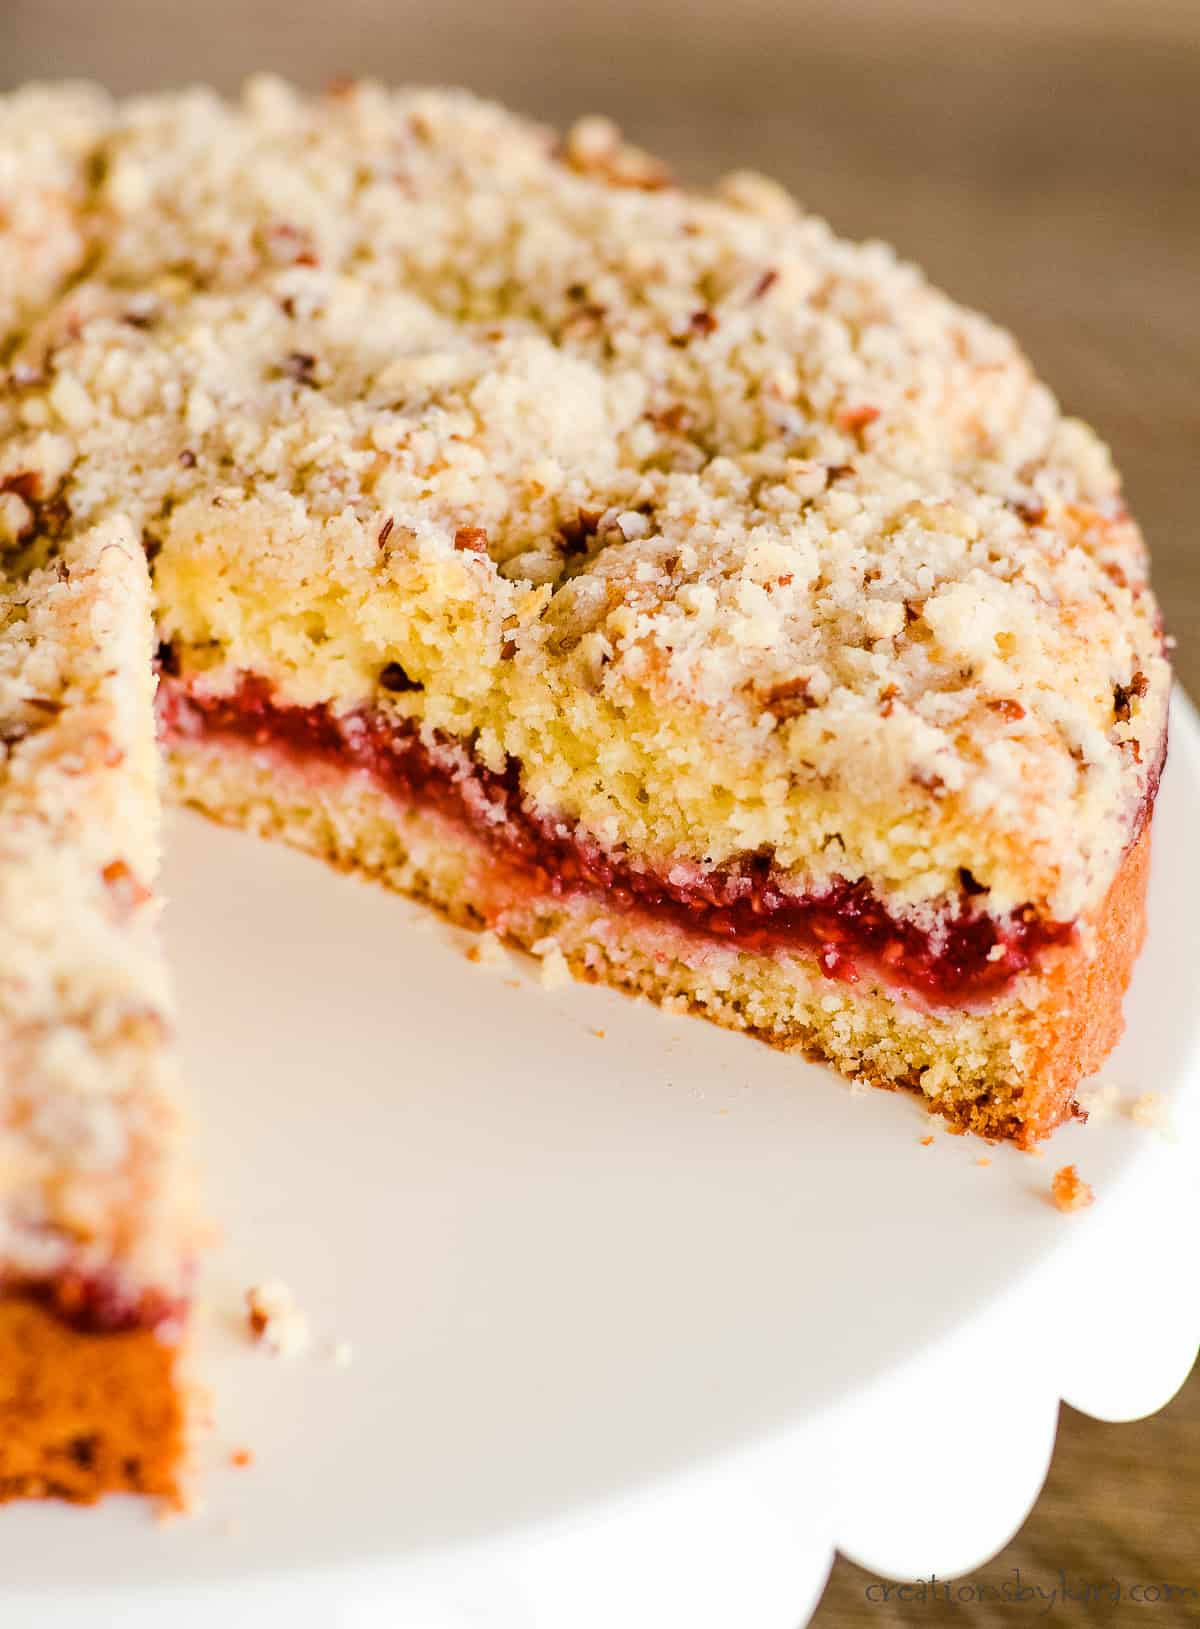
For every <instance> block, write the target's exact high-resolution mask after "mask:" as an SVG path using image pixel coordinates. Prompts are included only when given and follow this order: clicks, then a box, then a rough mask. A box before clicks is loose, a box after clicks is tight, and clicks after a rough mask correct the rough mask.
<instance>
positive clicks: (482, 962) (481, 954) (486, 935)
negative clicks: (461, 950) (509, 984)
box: [467, 928, 508, 967]
mask: <svg viewBox="0 0 1200 1629" xmlns="http://www.w3.org/2000/svg"><path fill="white" fill-rule="evenodd" d="M467 960H468V961H469V962H474V963H475V964H476V966H478V967H502V966H503V965H504V964H505V963H506V962H507V960H508V957H507V956H506V955H505V953H504V945H503V943H502V941H501V940H500V937H499V935H497V934H495V933H493V932H492V930H491V928H486V929H485V930H484V931H483V932H482V933H480V934H477V935H476V936H475V939H474V940H473V941H472V943H471V944H470V945H469V946H468V947H467Z"/></svg>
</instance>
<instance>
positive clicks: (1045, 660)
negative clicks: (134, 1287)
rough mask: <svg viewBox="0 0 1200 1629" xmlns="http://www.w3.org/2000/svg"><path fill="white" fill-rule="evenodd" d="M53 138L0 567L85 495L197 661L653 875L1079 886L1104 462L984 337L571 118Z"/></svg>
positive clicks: (752, 196)
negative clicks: (53, 261)
mask: <svg viewBox="0 0 1200 1629" xmlns="http://www.w3.org/2000/svg"><path fill="white" fill-rule="evenodd" d="M38 94H39V95H41V96H43V97H44V96H45V95H46V94H48V93H38ZM81 94H83V93H75V92H72V93H69V96H70V97H71V98H76V99H77V98H78V96H79V95H81ZM85 100H86V106H87V109H88V118H90V119H93V120H95V119H96V115H95V112H94V107H95V103H94V100H93V99H85ZM21 105H22V104H21V99H20V98H18V99H17V100H16V102H15V103H12V104H10V108H9V112H8V114H7V117H8V119H9V121H10V123H14V124H16V125H18V126H20V127H21V128H25V125H26V124H27V123H28V120H27V119H25V120H22V118H21V117H20V116H19V113H18V112H17V111H14V108H16V109H19V108H20V107H21ZM68 105H69V106H70V107H72V108H73V107H75V106H76V105H77V101H76V100H71V101H70V102H69V103H68ZM96 125H97V134H96V138H95V142H94V145H93V146H92V148H91V150H90V151H89V152H88V154H87V155H86V158H85V160H84V161H82V166H81V164H80V162H77V161H76V159H75V157H74V156H73V155H74V149H71V152H70V153H66V152H64V155H63V157H62V160H61V162H62V164H63V165H68V160H70V162H72V163H75V166H76V172H77V173H79V174H82V175H84V176H85V178H86V186H85V187H84V192H83V194H82V195H81V196H80V197H79V198H78V200H77V201H75V202H74V204H73V205H71V206H70V208H68V206H67V205H66V204H63V205H62V206H61V207H62V208H68V214H70V219H71V231H72V233H73V234H74V236H75V237H76V238H78V239H79V240H80V241H82V242H83V243H85V244H86V256H85V257H78V264H79V265H80V266H84V265H86V277H85V276H82V275H80V276H77V277H76V278H75V279H74V281H73V282H71V283H70V285H69V286H68V287H66V288H65V290H64V292H63V295H62V297H61V299H60V300H59V301H58V302H57V303H56V304H54V305H53V306H48V307H47V309H46V310H45V311H44V312H42V313H40V314H39V316H38V318H37V320H28V321H26V322H25V323H24V327H23V331H22V332H21V333H20V335H19V336H18V342H17V343H16V345H15V347H14V349H13V350H12V355H11V358H10V368H9V375H8V387H7V389H6V390H5V391H4V394H3V400H2V402H0V437H2V440H0V486H3V485H4V483H5V481H6V480H7V481H8V489H7V492H6V494H5V497H4V498H0V505H3V504H4V503H5V502H6V500H8V499H15V501H10V502H8V503H7V510H4V509H0V524H3V525H6V526H7V528H8V535H9V537H10V539H11V540H12V546H14V547H20V548H26V549H29V548H35V549H36V548H37V547H38V546H40V544H39V535H40V533H41V532H44V531H46V530H47V523H45V522H44V516H45V515H46V513H48V512H49V511H48V510H47V509H46V507H45V506H46V505H47V504H57V505H58V506H59V507H58V509H57V510H56V511H54V513H55V514H56V515H57V517H58V518H57V520H56V521H55V522H54V524H55V525H56V526H57V527H58V528H59V530H60V532H62V533H63V534H64V535H71V533H72V531H73V529H75V528H78V527H90V526H94V525H96V524H99V523H100V522H102V521H104V520H112V521H115V520H116V518H117V517H120V518H121V519H122V521H123V523H126V524H128V525H129V526H130V527H131V528H132V529H133V531H134V532H135V533H136V534H137V535H140V536H141V537H142V539H143V542H144V543H145V545H146V548H147V552H148V553H149V554H150V555H151V556H152V557H153V560H154V568H155V572H156V578H157V587H158V594H159V600H160V618H161V622H162V628H163V633H164V637H166V638H167V639H170V640H172V641H175V642H177V644H178V646H179V647H180V649H181V651H182V653H183V654H182V658H181V659H182V660H183V661H184V663H185V666H187V667H189V668H190V669H192V670H195V669H198V668H203V669H205V670H206V672H207V675H208V677H207V679H206V681H205V682H208V683H210V684H213V685H217V686H220V685H222V684H225V683H228V684H232V683H233V682H234V680H235V678H236V674H237V672H238V670H249V671H252V672H255V673H258V674H260V675H262V676H264V677H266V678H267V679H269V680H270V681H271V682H272V683H273V684H274V685H275V686H276V687H277V688H278V689H279V690H280V691H281V693H282V694H283V695H284V697H285V698H286V699H288V700H291V701H295V702H297V703H299V704H312V703H316V702H326V701H331V702H334V703H335V704H337V705H339V706H341V705H344V706H346V707H348V708H349V707H356V706H360V705H363V704H365V703H368V702H370V701H372V700H378V701H379V702H380V704H381V705H384V706H387V707H391V708H395V709H397V710H399V711H402V712H405V713H408V714H411V715H415V716H417V717H419V718H420V719H422V720H423V721H425V722H427V723H428V725H429V726H430V727H431V728H437V729H439V730H443V731H450V732H451V733H454V734H457V735H460V736H462V737H464V738H469V739H470V740H471V742H472V745H473V748H474V750H475V752H476V753H477V754H478V755H479V756H480V757H481V758H482V759H483V761H484V762H485V763H487V764H489V765H490V766H491V767H499V766H502V765H503V763H504V762H505V761H506V759H516V760H518V761H519V763H520V764H521V766H522V775H523V782H524V785H525V786H526V788H527V790H528V792H529V794H530V795H531V796H532V797H533V798H535V799H536V800H537V801H539V802H540V803H541V804H542V805H543V806H544V807H549V808H556V809H562V810H563V811H564V812H565V813H566V814H568V815H570V816H571V817H572V818H573V819H578V820H580V821H582V822H583V823H584V824H586V825H587V826H588V827H589V828H590V829H591V830H592V831H593V832H594V833H595V835H596V836H597V837H598V838H599V839H600V840H601V842H603V843H607V844H611V845H612V846H615V847H626V848H628V849H630V850H632V851H633V852H634V853H635V854H645V855H648V856H650V857H651V858H652V859H653V860H654V861H655V863H657V864H662V863H664V862H667V863H669V862H670V861H671V859H672V858H676V857H677V858H680V859H686V860H689V861H699V862H700V863H702V864H720V863H722V862H724V861H727V860H729V859H731V858H733V857H735V856H737V855H741V854H745V853H746V852H748V851H749V852H754V851H758V850H769V851H770V852H771V853H772V854H773V855H774V857H775V860H776V863H777V865H778V866H779V867H780V868H781V870H783V871H784V872H793V873H794V874H795V875H796V876H797V877H798V878H799V879H801V880H802V881H803V883H804V885H805V886H811V885H812V883H813V881H814V880H816V881H818V882H819V881H820V880H821V879H822V878H824V877H832V876H834V875H842V876H849V877H855V876H859V875H867V876H870V877H871V878H872V879H873V880H874V881H875V883H876V885H877V886H878V887H879V888H880V890H881V892H885V893H886V892H890V893H891V894H892V895H893V896H894V897H896V898H897V899H898V900H900V901H901V902H908V903H910V904H911V903H919V902H922V901H929V902H936V901H937V900H939V899H944V898H945V897H946V896H947V895H953V896H954V897H957V895H958V891H959V887H960V874H961V872H962V870H964V869H966V870H969V872H970V875H971V877H972V879H973V884H974V885H975V886H980V887H983V888H985V889H987V890H990V894H991V899H990V905H991V908H993V909H995V910H997V911H1004V910H1009V909H1012V908H1014V907H1016V906H1018V905H1021V904H1023V903H1025V902H1031V903H1033V904H1034V905H1035V907H1036V908H1037V909H1038V910H1039V911H1043V912H1045V913H1047V914H1049V915H1051V916H1054V917H1056V918H1059V919H1071V918H1073V917H1075V916H1076V915H1078V914H1080V913H1081V912H1085V911H1087V910H1089V909H1090V908H1092V907H1094V906H1095V905H1096V904H1097V903H1098V901H1099V900H1100V898H1101V897H1102V896H1103V894H1104V892H1105V890H1106V889H1107V887H1108V884H1109V882H1110V881H1111V878H1112V875H1113V872H1114V870H1115V868H1116V864H1117V861H1118V859H1119V856H1120V854H1121V852H1122V850H1123V848H1124V846H1125V844H1126V843H1127V841H1128V839H1129V837H1130V834H1131V831H1132V829H1133V826H1134V823H1135V821H1136V819H1137V818H1138V813H1139V810H1140V809H1141V807H1142V805H1143V804H1144V802H1145V799H1146V797H1147V795H1148V794H1149V793H1150V792H1151V791H1152V786H1153V776H1154V775H1155V773H1156V770H1157V763H1158V759H1159V756H1160V747H1161V741H1162V736H1163V731H1164V727H1165V709H1166V700H1167V691H1168V685H1169V678H1168V670H1167V666H1166V663H1165V660H1164V658H1163V656H1162V650H1161V638H1160V633H1159V627H1158V616H1157V610H1156V607H1155V605H1154V602H1153V599H1152V597H1151V595H1150V593H1149V591H1148V588H1147V583H1146V562H1145V555H1144V550H1143V547H1142V543H1141V540H1140V537H1139V534H1138V531H1137V529H1136V527H1135V525H1134V524H1133V522H1132V521H1131V520H1130V518H1129V516H1128V515H1127V513H1126V511H1125V509H1124V507H1123V505H1122V502H1121V498H1120V493H1119V486H1118V482H1117V478H1116V476H1115V474H1114V472H1113V470H1112V467H1111V464H1110V462H1109V459H1108V456H1107V454H1106V452H1105V450H1104V448H1103V447H1102V446H1101V444H1100V443H1099V442H1098V441H1097V440H1096V438H1095V437H1094V435H1093V434H1092V433H1091V432H1090V431H1089V430H1087V429H1086V428H1085V427H1084V426H1083V425H1081V424H1079V423H1078V422H1076V421H1074V420H1071V419H1067V418H1064V417H1063V416H1062V415H1061V413H1060V412H1059V410H1058V407H1057V405H1056V404H1055V402H1054V399H1053V397H1052V396H1051V395H1050V393H1049V392H1048V391H1047V390H1046V389H1045V388H1044V387H1043V386H1042V385H1040V384H1039V383H1038V382H1037V380H1036V379H1035V378H1034V376H1033V374H1032V372H1031V370H1030V368H1029V365H1028V363H1027V362H1026V360H1025V359H1024V357H1023V356H1022V355H1021V353H1020V352H1019V351H1018V350H1017V349H1016V347H1015V346H1014V344H1013V342H1012V340H1011V339H1010V338H1009V337H1008V336H1007V335H1006V334H1004V333H1003V332H1001V331H1000V330H998V329H997V328H995V327H994V326H993V325H991V324H990V323H988V322H986V321H984V320H983V319H982V318H980V317H977V316H974V315H972V314H970V313H968V312H965V311H963V310H962V309H961V308H960V307H958V306H956V305H954V304H953V303H952V302H950V301H949V300H947V299H945V298H944V297H943V296H941V295H940V294H938V293H936V292H935V291H933V290H931V289H930V288H929V287H928V285H927V284H926V283H925V282H924V280H923V279H922V277H921V275H920V274H919V273H918V272H917V271H916V270H915V269H913V268H912V267H910V266H907V265H904V264H903V263H901V262H899V261H897V259H896V258H895V256H894V255H893V254H892V252H891V251H890V250H888V249H887V248H886V247H884V246H882V245H879V244H867V245H862V246H855V245H850V244H847V243H843V242H841V241H840V240H839V239H837V238H836V237H835V236H834V235H833V234H832V233H831V232H830V230H829V228H828V227H827V226H826V225H825V224H824V223H823V222H821V221H818V220H815V219H813V218H812V217H810V216H807V215H805V214H804V213H803V212H802V211H801V210H800V209H799V208H798V207H797V206H796V205H794V204H793V203H792V201H791V200H790V199H788V198H787V196H786V195H785V194H783V193H782V192H781V191H780V190H779V189H777V188H775V187H774V186H773V185H771V184H770V183H769V182H766V181H764V180H762V179H761V178H757V177H753V176H748V175H738V176H734V177H731V178H729V179H728V180H726V181H725V182H723V183H722V184H721V185H720V186H719V187H718V188H716V189H715V190H714V191H713V192H711V193H707V194H697V193H691V192H685V191H682V190H679V189H676V188H675V187H673V186H672V185H671V184H670V180H669V177H667V176H666V175H665V173H664V172H663V170H662V168H661V166H659V165H657V164H656V163H654V162H653V161H652V160H650V159H648V158H647V157H646V156H645V155H643V154H640V153H638V152H637V151H636V150H633V149H630V148H627V147H625V146H624V145H623V144H622V143H621V141H620V138H619V137H618V135H617V134H616V132H615V131H614V130H613V129H612V128H611V127H610V126H608V125H607V124H605V123H604V122H603V121H597V120H589V121H585V122H584V123H583V124H582V125H580V126H579V127H577V128H576V130H575V131H574V132H572V134H571V135H570V136H569V137H568V138H567V140H566V141H565V142H560V141H558V140H557V139H556V138H555V137H554V136H553V135H552V134H551V133H549V132H547V131H545V130H543V129H542V128H540V127H538V126H536V125H533V124H530V123H527V122H524V121H522V120H519V119H516V118H513V117H512V116H510V115H508V114H506V113H504V112H502V111H501V110H499V109H497V108H495V107H493V106H490V105H488V104H485V103H481V102H478V101H476V100H474V99H473V98H471V97H469V96H467V95H465V94H461V93H453V92H426V91H409V92H400V93H388V92H385V91H383V90H382V89H379V88H378V87H374V86H370V85H363V86H358V87H355V88H353V89H350V90H347V91H341V92H338V93H337V94H333V95H330V96H328V97H326V98H324V99H321V100H315V101H310V100H305V99H301V98H299V97H298V96H296V95H295V94H293V93H292V92H291V91H289V90H288V89H287V88H286V87H284V86H282V85H280V84H279V83H278V82H276V81H273V80H258V81H255V82H253V83H252V84H251V85H250V86H249V88H248V89H247V91H246V93H245V95H244V97H243V99H242V101H241V103H240V104H239V105H236V106H229V105H227V104H225V103H222V102H221V101H219V100H218V99H216V98H215V97H213V96H211V95H209V94H207V93H201V92H194V93H188V94H186V95H181V96H166V97H157V98H153V99H146V100H139V101H132V102H127V103H123V104H113V105H110V106H109V107H108V109H107V111H106V114H105V116H104V118H103V119H102V120H98V121H96ZM73 173H74V172H73ZM56 196H58V197H59V199H60V201H61V199H68V198H71V197H72V196H73V195H72V194H71V192H70V188H69V187H68V188H64V189H60V193H59V194H58V195H56ZM58 209H59V205H58V204H56V210H58ZM71 209H73V214H72V213H71ZM47 230H48V231H49V230H50V228H49V227H48V228H47ZM54 230H55V231H59V232H60V234H61V225H60V223H59V221H58V215H57V214H56V215H55V216H54ZM67 258H68V259H69V256H68V257H67ZM65 263H66V262H65V261H64V264H65ZM31 471H37V472H39V473H38V482H39V483H40V486H39V490H40V499H39V501H40V502H41V504H42V505H43V508H42V509H41V510H40V511H39V510H38V509H37V506H36V505H33V504H30V503H29V501H28V498H27V497H26V496H25V495H24V491H25V488H24V487H23V486H22V484H21V483H22V480H25V486H28V484H29V483H28V480H26V479H25V478H26V477H28V475H29V474H30V472H31ZM14 482H15V484H14ZM19 505H23V506H24V508H21V507H18V506H19ZM389 671H392V672H396V671H398V672H399V673H401V674H402V675H403V676H404V679H405V683H404V684H403V685H399V686H397V685H395V684H389V683H388V682H387V679H386V677H384V675H386V673H387V672H389Z"/></svg>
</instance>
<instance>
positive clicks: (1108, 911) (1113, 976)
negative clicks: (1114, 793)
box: [972, 820, 1151, 1146]
mask: <svg viewBox="0 0 1200 1629" xmlns="http://www.w3.org/2000/svg"><path fill="white" fill-rule="evenodd" d="M1150 824H1151V823H1150V821H1149V820H1148V821H1147V822H1146V824H1145V826H1144V827H1143V828H1142V831H1141V834H1140V835H1139V836H1138V838H1137V840H1136V842H1134V844H1133V845H1132V847H1131V848H1130V849H1129V851H1128V853H1127V854H1126V855H1125V858H1124V860H1123V861H1122V862H1121V867H1120V869H1119V870H1118V872H1117V875H1116V877H1115V878H1114V879H1113V883H1112V887H1111V888H1110V889H1109V891H1108V896H1107V898H1106V899H1105V901H1104V904H1103V906H1102V907H1101V910H1100V913H1099V916H1098V918H1097V921H1096V924H1095V945H1094V949H1095V953H1094V955H1093V956H1092V957H1091V959H1090V960H1089V959H1088V958H1087V957H1086V956H1085V954H1084V951H1083V949H1082V947H1081V946H1079V945H1074V946H1072V947H1070V948H1069V949H1068V950H1066V951H1063V952H1059V953H1058V956H1057V958H1056V960H1055V962H1054V964H1053V966H1049V967H1047V969H1046V970H1045V974H1044V977H1045V981H1046V984H1047V987H1048V988H1047V996H1046V1000H1045V1002H1044V1003H1043V1004H1042V1006H1041V1007H1040V1009H1039V1011H1038V1014H1037V1019H1036V1039H1035V1042H1034V1056H1033V1060H1032V1065H1033V1066H1032V1078H1033V1079H1034V1080H1035V1081H1037V1083H1038V1087H1037V1091H1036V1094H1035V1095H1034V1097H1033V1099H1032V1101H1031V1102H1029V1103H1028V1104H1026V1105H1025V1108H1024V1120H1023V1122H1022V1125H1021V1128H1020V1132H1019V1134H1018V1136H1017V1141H1018V1142H1020V1143H1022V1144H1024V1145H1026V1146H1028V1145H1029V1144H1031V1143H1034V1142H1036V1141H1037V1140H1038V1139H1039V1138H1041V1137H1044V1136H1046V1134H1047V1133H1048V1132H1051V1131H1053V1130H1054V1128H1055V1126H1058V1125H1061V1124H1062V1122H1063V1121H1064V1120H1065V1119H1066V1118H1067V1116H1068V1114H1069V1113H1070V1112H1071V1107H1072V1103H1073V1101H1074V1094H1075V1088H1076V1087H1077V1086H1078V1084H1079V1082H1080V1080H1081V1079H1082V1078H1083V1077H1084V1076H1085V1075H1090V1074H1091V1073H1092V1072H1093V1071H1094V1070H1096V1069H1098V1068H1099V1067H1100V1065H1101V1063H1103V1061H1104V1059H1105V1058H1106V1057H1107V1056H1108V1054H1109V1053H1110V1052H1111V1051H1112V1049H1113V1047H1114V1046H1116V1044H1117V1042H1118V1041H1119V1040H1120V1039H1121V1035H1122V1033H1123V1031H1124V1029H1125V1018H1124V1015H1123V1013H1122V1010H1121V1000H1122V997H1123V996H1124V994H1125V991H1126V989H1127V988H1128V986H1129V980H1130V976H1131V974H1132V973H1133V964H1134V962H1135V961H1136V960H1137V958H1138V955H1139V953H1140V951H1141V948H1142V945H1143V943H1144V941H1145V938H1146V890H1147V886H1148V884H1149V880H1150ZM972 1129H976V1130H980V1129H982V1130H986V1129H987V1127H986V1126H984V1127H973V1128H972Z"/></svg>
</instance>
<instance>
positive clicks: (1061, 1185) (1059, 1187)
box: [1050, 1165, 1096, 1211]
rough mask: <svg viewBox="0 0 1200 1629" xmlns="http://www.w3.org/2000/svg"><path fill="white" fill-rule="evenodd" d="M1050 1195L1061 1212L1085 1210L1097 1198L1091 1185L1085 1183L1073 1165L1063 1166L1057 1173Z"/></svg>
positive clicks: (1051, 1185)
mask: <svg viewBox="0 0 1200 1629" xmlns="http://www.w3.org/2000/svg"><path fill="white" fill-rule="evenodd" d="M1050 1194H1051V1197H1052V1199H1053V1200H1054V1203H1055V1204H1056V1205H1057V1206H1058V1208H1059V1210H1061V1211H1072V1210H1083V1209H1084V1208H1085V1207H1086V1206H1088V1205H1090V1204H1091V1203H1092V1202H1093V1201H1094V1200H1095V1197H1096V1195H1095V1194H1094V1193H1093V1191H1092V1188H1091V1185H1090V1184H1089V1183H1087V1182H1084V1181H1083V1179H1082V1177H1081V1176H1080V1175H1079V1172H1078V1170H1077V1169H1076V1168H1075V1166H1073V1165H1063V1166H1061V1167H1060V1168H1059V1169H1058V1170H1057V1171H1055V1173H1054V1180H1053V1182H1052V1183H1051V1184H1050Z"/></svg>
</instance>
